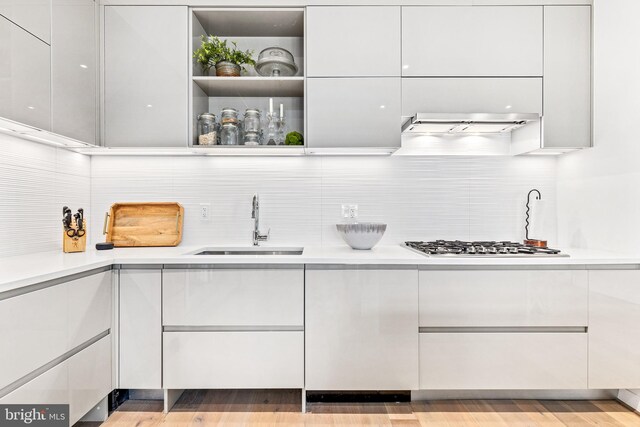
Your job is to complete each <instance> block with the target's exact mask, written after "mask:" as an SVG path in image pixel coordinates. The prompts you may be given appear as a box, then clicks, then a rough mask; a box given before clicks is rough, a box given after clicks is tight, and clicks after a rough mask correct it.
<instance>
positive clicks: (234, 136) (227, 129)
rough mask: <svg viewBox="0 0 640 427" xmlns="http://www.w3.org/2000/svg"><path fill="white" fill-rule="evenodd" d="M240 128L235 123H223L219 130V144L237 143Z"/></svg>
mask: <svg viewBox="0 0 640 427" xmlns="http://www.w3.org/2000/svg"><path fill="white" fill-rule="evenodd" d="M239 138H240V129H239V128H238V125H237V124H236V123H230V122H228V123H224V124H223V125H222V129H221V130H220V145H238V141H239Z"/></svg>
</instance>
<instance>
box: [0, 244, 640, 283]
mask: <svg viewBox="0 0 640 427" xmlns="http://www.w3.org/2000/svg"><path fill="white" fill-rule="evenodd" d="M209 247H217V246H214V245H198V246H177V247H173V248H120V249H113V250H108V251H97V250H95V249H88V250H87V252H83V253H71V254H64V253H62V252H57V251H56V252H41V253H34V254H31V255H21V256H15V257H7V258H0V293H1V292H6V291H10V290H14V289H17V288H20V287H24V286H29V285H33V284H36V283H40V282H44V281H47V280H53V279H58V278H60V277H64V276H69V275H72V274H76V273H82V272H85V271H88V270H92V269H95V268H100V267H106V266H111V265H114V264H119V265H140V264H144V265H159V266H160V265H163V264H172V265H176V264H185V265H194V264H265V265H269V264H325V265H328V264H347V265H348V264H352V265H367V264H369V265H416V266H419V267H421V268H422V267H424V268H429V267H435V268H438V267H445V268H446V267H451V268H456V267H464V266H466V267H469V266H471V267H473V266H486V267H492V266H495V267H496V268H503V267H509V266H512V267H513V266H516V267H518V266H520V267H522V266H524V267H528V266H530V267H531V268H536V267H541V268H544V266H603V265H607V266H610V265H620V266H622V265H627V266H635V267H638V268H640V254H620V253H613V252H603V251H589V250H584V249H571V248H567V249H562V248H561V249H562V252H563V253H567V254H569V255H570V256H569V257H511V258H508V257H505V258H500V257H455V256H451V257H429V256H425V255H421V254H418V253H416V252H413V251H411V250H409V249H407V248H405V247H402V246H400V245H387V246H377V247H375V248H374V249H372V250H370V251H358V250H353V249H351V248H350V247H348V246H346V245H343V246H307V247H305V248H304V252H303V253H302V255H205V256H203V255H194V254H193V253H194V252H197V251H199V250H201V249H205V248H209ZM229 247H234V248H235V247H236V246H229ZM263 247H264V248H270V246H268V245H264V246H263ZM225 248H226V246H225ZM273 248H274V249H275V248H282V247H281V246H273Z"/></svg>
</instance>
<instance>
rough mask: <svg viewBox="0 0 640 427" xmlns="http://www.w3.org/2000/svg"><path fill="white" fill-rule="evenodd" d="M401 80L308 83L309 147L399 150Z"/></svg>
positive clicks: (384, 78) (309, 80) (315, 81)
mask: <svg viewBox="0 0 640 427" xmlns="http://www.w3.org/2000/svg"><path fill="white" fill-rule="evenodd" d="M400 96H401V87H400V78H399V77H382V78H349V79H334V78H324V79H308V80H307V146H308V147H309V148H310V149H312V150H313V149H317V148H347V147H348V148H366V147H370V148H393V147H399V146H400Z"/></svg>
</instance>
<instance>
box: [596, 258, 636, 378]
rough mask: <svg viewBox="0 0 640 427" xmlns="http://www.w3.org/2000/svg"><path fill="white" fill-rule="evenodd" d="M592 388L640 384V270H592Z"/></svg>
mask: <svg viewBox="0 0 640 427" xmlns="http://www.w3.org/2000/svg"><path fill="white" fill-rule="evenodd" d="M589 303H590V306H589V388H594V389H602V388H614V389H616V388H632V389H637V388H640V363H639V361H640V271H637V270H619V271H614V270H598V271H589Z"/></svg>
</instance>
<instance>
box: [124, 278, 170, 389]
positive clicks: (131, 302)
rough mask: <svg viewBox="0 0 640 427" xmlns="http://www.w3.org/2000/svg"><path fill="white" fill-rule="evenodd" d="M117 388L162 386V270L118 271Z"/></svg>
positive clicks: (155, 387) (157, 387)
mask: <svg viewBox="0 0 640 427" xmlns="http://www.w3.org/2000/svg"><path fill="white" fill-rule="evenodd" d="M119 367H120V368H119V371H120V375H119V377H120V378H119V387H121V388H140V389H159V388H161V387H162V271H161V270H159V269H156V270H138V269H123V270H120V351H119Z"/></svg>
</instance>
